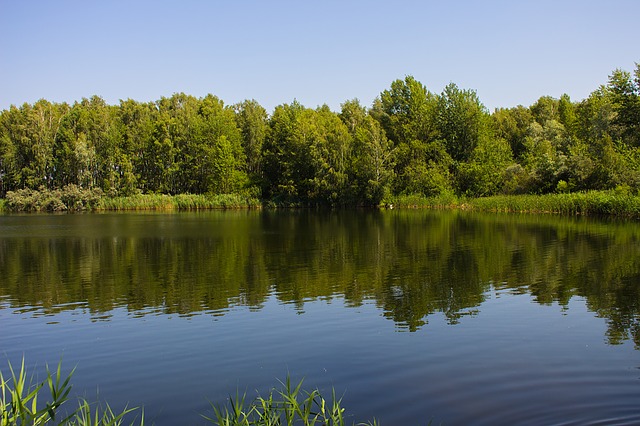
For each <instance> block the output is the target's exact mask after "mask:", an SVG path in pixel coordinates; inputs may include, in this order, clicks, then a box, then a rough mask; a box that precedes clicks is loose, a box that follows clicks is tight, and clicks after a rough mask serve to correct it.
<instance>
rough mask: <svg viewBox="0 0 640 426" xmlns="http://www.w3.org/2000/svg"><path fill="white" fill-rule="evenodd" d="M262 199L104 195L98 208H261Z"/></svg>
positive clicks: (219, 196)
mask: <svg viewBox="0 0 640 426" xmlns="http://www.w3.org/2000/svg"><path fill="white" fill-rule="evenodd" d="M260 206H261V203H260V200H258V199H257V198H254V197H248V196H244V195H241V194H218V195H204V194H178V195H165V194H138V195H132V196H128V197H113V198H109V197H104V198H102V200H101V202H100V204H99V205H98V208H97V210H207V209H242V208H259V207H260Z"/></svg>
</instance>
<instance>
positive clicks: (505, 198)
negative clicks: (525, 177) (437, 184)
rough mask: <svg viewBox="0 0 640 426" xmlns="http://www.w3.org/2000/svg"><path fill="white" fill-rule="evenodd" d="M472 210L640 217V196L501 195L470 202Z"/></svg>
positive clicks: (594, 193) (606, 193) (600, 193)
mask: <svg viewBox="0 0 640 426" xmlns="http://www.w3.org/2000/svg"><path fill="white" fill-rule="evenodd" d="M466 206H467V207H469V208H471V209H473V210H480V211H494V212H520V213H557V214H565V215H588V216H617V217H625V218H633V219H638V218H640V196H637V195H630V194H621V193H618V192H616V191H589V192H576V193H568V194H546V195H501V196H493V197H487V198H476V199H471V200H468V201H467V204H466Z"/></svg>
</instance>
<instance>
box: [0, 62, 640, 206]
mask: <svg viewBox="0 0 640 426" xmlns="http://www.w3.org/2000/svg"><path fill="white" fill-rule="evenodd" d="M639 190H640V65H638V64H636V69H635V70H633V72H628V71H624V70H620V69H618V70H614V71H613V72H612V73H611V75H610V76H609V79H608V81H607V82H606V84H603V85H602V86H600V87H599V88H598V89H596V90H595V91H594V92H592V93H591V94H590V95H589V97H588V98H586V99H583V100H581V101H572V100H571V99H570V98H569V96H567V95H562V96H560V98H553V97H550V96H543V97H541V98H539V99H538V100H537V101H536V102H535V103H534V104H533V105H531V106H529V107H524V106H517V107H513V108H499V109H496V110H494V111H493V112H489V111H487V109H486V108H485V107H484V106H483V104H482V103H481V102H480V100H479V98H478V96H477V94H476V92H475V91H473V90H467V89H460V88H458V86H456V85H455V84H453V83H451V84H449V85H447V86H446V87H445V88H444V90H443V91H442V92H441V93H439V94H437V93H432V92H431V91H429V90H428V89H427V88H426V87H425V86H424V85H423V84H422V83H420V82H418V81H417V80H415V79H414V78H413V77H411V76H407V77H405V78H404V79H398V80H396V81H394V82H392V83H391V86H390V88H388V89H386V90H384V91H382V92H381V93H380V95H379V96H378V97H377V98H376V99H375V100H374V102H373V104H372V106H371V107H364V106H362V105H361V104H360V102H359V101H358V100H349V101H346V102H344V103H343V104H342V107H341V111H340V112H334V111H331V110H330V109H329V108H328V107H327V106H320V107H318V108H315V109H311V108H307V107H304V106H303V105H301V104H300V103H298V102H297V101H293V102H292V103H290V104H283V105H280V106H277V107H276V108H275V109H274V110H273V111H272V112H271V113H267V111H266V110H265V109H264V108H263V107H262V106H261V105H260V104H258V102H256V101H254V100H247V101H244V102H242V103H239V104H236V105H225V103H224V102H223V101H222V100H221V99H219V98H217V97H216V96H213V95H207V96H205V97H203V98H196V97H193V96H189V95H186V94H184V93H177V94H174V95H172V96H171V97H168V98H164V97H163V98H161V99H160V100H158V101H155V102H138V101H135V100H131V99H128V100H122V101H120V103H119V105H107V104H106V103H105V102H104V100H103V99H102V98H100V97H98V96H93V97H91V98H89V99H82V100H81V101H78V102H75V103H74V104H73V105H70V104H67V103H52V102H49V101H47V100H40V101H37V102H35V103H34V104H27V103H25V104H23V105H22V106H12V107H11V108H9V109H8V110H3V111H1V112H0V199H2V201H1V202H0V208H2V209H3V210H4V211H77V210H138V209H156V210H167V209H169V210H172V209H210V208H257V207H261V206H268V207H271V206H278V207H279V206H297V207H298V206H299V207H305V206H331V207H337V206H391V205H393V206H398V207H403V206H406V207H413V206H431V207H437V206H448V207H458V208H471V209H478V210H496V211H532V212H538V211H542V212H558V213H577V214H614V215H621V216H626V217H638V214H639V213H638V204H639V201H638V198H637V197H638V194H639Z"/></svg>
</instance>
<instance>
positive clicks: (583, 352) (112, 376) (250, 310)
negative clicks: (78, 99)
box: [0, 210, 640, 425]
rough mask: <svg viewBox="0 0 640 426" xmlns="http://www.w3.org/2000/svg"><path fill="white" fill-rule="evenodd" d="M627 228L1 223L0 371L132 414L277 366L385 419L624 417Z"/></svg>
mask: <svg viewBox="0 0 640 426" xmlns="http://www.w3.org/2000/svg"><path fill="white" fill-rule="evenodd" d="M639 348H640V224H638V223H624V222H615V221H602V220H595V219H585V218H560V217H555V216H518V215H481V214H471V213H467V212H433V211H413V210H412V211H382V212H377V211H345V212H315V211H295V212H289V211H285V212H282V211H278V212H253V211H252V212H205V213H175V214H140V213H138V214H84V215H5V216H0V358H2V359H0V368H2V371H3V372H4V371H6V369H7V362H6V361H7V360H9V361H11V362H12V363H18V362H20V359H21V357H22V356H23V355H24V356H25V359H26V360H27V363H28V364H30V365H31V366H33V367H34V368H35V370H36V371H40V372H42V371H43V369H44V364H45V363H46V362H48V363H49V364H54V365H55V364H56V363H57V362H58V361H59V360H60V358H61V357H62V359H63V367H67V368H68V369H71V368H72V367H73V366H77V370H76V373H75V375H74V382H73V383H74V392H76V393H77V394H79V395H83V396H85V397H87V398H88V399H90V400H91V399H96V398H100V399H104V400H107V401H109V402H110V403H111V405H112V406H114V407H115V408H122V407H124V406H125V405H126V404H129V405H134V406H138V405H143V406H144V407H145V420H146V422H147V424H151V423H155V424H157V425H176V424H181V425H182V424H203V423H204V421H203V419H202V417H200V414H205V415H210V414H211V411H210V405H209V402H210V401H211V402H215V403H223V402H224V401H225V399H226V398H227V396H228V395H230V394H234V395H235V393H236V390H238V389H239V390H240V392H244V391H247V394H248V396H249V397H253V396H255V395H256V392H260V393H262V394H265V393H267V391H268V389H269V388H270V387H272V386H276V385H277V384H278V381H277V380H278V379H284V378H285V377H286V375H287V374H289V375H291V377H292V379H293V380H299V379H301V378H303V377H304V378H305V383H306V387H307V388H309V389H311V388H315V387H318V388H319V389H320V390H321V391H323V392H324V393H326V394H330V392H331V388H332V387H333V388H335V389H336V391H337V392H338V394H344V399H343V403H344V406H345V407H346V408H347V411H348V412H349V413H350V414H352V415H353V417H352V418H351V419H350V421H365V420H370V419H372V418H373V417H376V418H377V419H378V420H380V421H381V422H382V424H383V425H424V424H427V423H428V421H429V420H433V422H434V423H435V424H439V423H442V424H447V425H458V424H487V425H489V424H491V425H494V424H532V425H539V424H581V425H583V424H638V423H640V404H639V403H640V352H639V350H638V349H639Z"/></svg>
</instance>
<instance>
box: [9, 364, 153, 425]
mask: <svg viewBox="0 0 640 426" xmlns="http://www.w3.org/2000/svg"><path fill="white" fill-rule="evenodd" d="M61 364H62V363H61V362H60V363H58V368H57V369H56V371H55V372H53V373H52V372H51V371H50V370H49V366H47V378H46V379H45V380H44V381H41V382H38V381H35V382H34V377H33V376H32V375H29V374H28V373H27V369H26V368H25V365H24V359H23V360H22V363H21V364H20V370H17V371H16V370H15V369H14V368H13V366H12V365H11V363H9V371H10V377H5V376H4V375H3V374H2V371H0V426H17V425H21V426H27V425H33V426H39V425H46V424H56V425H70V426H119V425H122V423H123V421H124V417H125V416H126V415H127V414H129V413H131V412H132V411H135V410H136V408H125V409H124V410H123V411H122V412H121V413H118V414H117V413H114V412H113V410H112V409H111V407H110V406H109V405H108V404H106V405H105V406H104V408H103V407H102V406H100V405H96V406H92V405H91V404H89V402H87V400H85V399H79V403H78V408H77V409H76V410H74V411H73V412H72V413H71V414H67V413H66V412H65V411H61V407H62V406H63V405H64V404H65V403H66V402H67V401H68V400H69V392H71V383H70V382H71V376H72V375H73V372H74V371H75V369H74V370H72V371H71V372H70V373H69V374H68V375H67V376H66V377H65V376H63V375H62V373H61ZM47 388H48V389H49V394H50V395H49V398H48V399H47V400H46V401H43V400H42V399H41V398H40V397H44V396H43V393H45V392H46V390H45V389H47ZM134 423H135V424H140V425H143V424H144V416H142V417H141V419H140V421H139V422H136V421H135V420H134V421H133V422H132V423H131V425H133V424H134Z"/></svg>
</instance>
